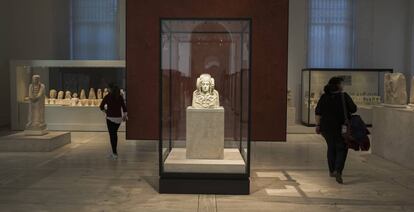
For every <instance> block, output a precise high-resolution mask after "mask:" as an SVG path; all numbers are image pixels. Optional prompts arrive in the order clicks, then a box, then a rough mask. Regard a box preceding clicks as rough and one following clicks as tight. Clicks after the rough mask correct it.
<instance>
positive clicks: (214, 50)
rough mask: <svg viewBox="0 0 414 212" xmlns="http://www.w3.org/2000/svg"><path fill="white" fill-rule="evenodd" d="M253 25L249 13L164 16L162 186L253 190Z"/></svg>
mask: <svg viewBox="0 0 414 212" xmlns="http://www.w3.org/2000/svg"><path fill="white" fill-rule="evenodd" d="M250 32H251V20H250V19H220V20H215V19H161V20H160V55H161V64H160V86H161V87H160V111H159V112H160V126H159V127H160V139H159V172H160V181H159V182H160V187H159V191H160V193H204V194H248V193H249V182H250V181H249V175H250V69H251V68H250V64H251V62H250V60H251V59H250V58H251V50H250V48H251V44H250V43H251V40H250V39H251V34H250Z"/></svg>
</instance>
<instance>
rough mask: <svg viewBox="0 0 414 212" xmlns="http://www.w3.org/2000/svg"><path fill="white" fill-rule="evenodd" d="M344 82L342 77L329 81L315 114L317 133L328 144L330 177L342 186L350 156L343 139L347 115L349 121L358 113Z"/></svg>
mask: <svg viewBox="0 0 414 212" xmlns="http://www.w3.org/2000/svg"><path fill="white" fill-rule="evenodd" d="M342 82H343V79H342V78H340V77H333V78H331V79H330V80H329V82H328V85H326V86H325V88H324V92H325V93H324V94H323V95H322V96H321V98H320V99H319V102H318V105H317V106H316V112H315V114H316V124H317V127H316V133H318V134H322V136H323V137H324V138H325V140H326V143H327V144H328V153H327V156H328V165H329V175H330V176H331V177H335V178H336V181H337V182H338V183H340V184H342V183H343V180H342V171H343V169H344V166H345V161H346V157H347V155H348V147H347V145H346V143H345V141H344V138H343V137H342V133H343V130H344V129H343V126H344V124H345V121H346V119H345V113H347V114H346V116H348V119H349V118H350V117H351V114H352V113H355V112H356V111H357V106H356V105H355V103H354V102H353V101H352V98H351V97H350V96H349V95H348V94H347V93H344V92H343V85H342ZM344 107H346V108H344ZM344 109H345V110H344ZM345 111H346V112H345Z"/></svg>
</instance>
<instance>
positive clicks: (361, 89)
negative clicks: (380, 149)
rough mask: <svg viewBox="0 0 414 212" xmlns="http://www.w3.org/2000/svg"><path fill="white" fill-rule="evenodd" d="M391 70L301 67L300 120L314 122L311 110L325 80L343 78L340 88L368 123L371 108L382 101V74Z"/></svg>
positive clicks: (308, 123)
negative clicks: (336, 77)
mask: <svg viewBox="0 0 414 212" xmlns="http://www.w3.org/2000/svg"><path fill="white" fill-rule="evenodd" d="M392 72H393V70H392V69H303V70H302V98H301V100H302V101H301V107H302V123H303V124H304V125H306V126H314V125H315V109H316V105H317V103H318V101H319V98H320V96H321V95H322V94H323V89H324V87H325V85H326V84H327V83H328V81H329V79H330V78H332V77H334V76H339V77H342V78H343V79H344V82H343V84H344V90H345V92H347V93H348V94H349V95H350V96H351V97H352V99H353V100H354V102H355V103H356V104H357V105H358V112H357V113H358V114H359V115H360V116H361V117H362V119H363V120H364V121H365V122H366V124H367V125H371V124H372V107H373V106H374V105H379V104H381V103H382V102H383V97H384V75H385V74H386V73H392Z"/></svg>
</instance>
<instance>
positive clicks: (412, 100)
mask: <svg viewBox="0 0 414 212" xmlns="http://www.w3.org/2000/svg"><path fill="white" fill-rule="evenodd" d="M410 105H411V106H414V77H413V78H412V79H411V91H410Z"/></svg>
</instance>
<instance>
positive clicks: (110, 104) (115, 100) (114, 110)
mask: <svg viewBox="0 0 414 212" xmlns="http://www.w3.org/2000/svg"><path fill="white" fill-rule="evenodd" d="M105 105H106V106H107V108H106V109H105ZM99 108H100V109H101V110H103V111H105V113H106V116H107V117H114V118H116V117H122V112H124V113H126V112H127V108H126V106H125V102H124V98H122V96H118V97H115V96H114V95H112V94H111V93H109V94H108V95H106V96H105V97H104V98H103V100H102V103H101V105H100V106H99Z"/></svg>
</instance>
